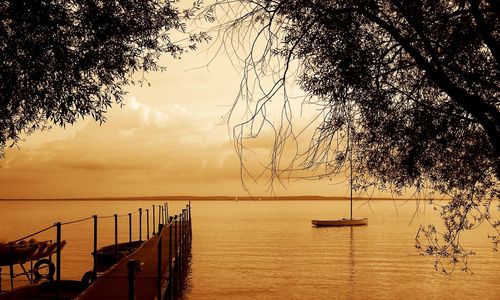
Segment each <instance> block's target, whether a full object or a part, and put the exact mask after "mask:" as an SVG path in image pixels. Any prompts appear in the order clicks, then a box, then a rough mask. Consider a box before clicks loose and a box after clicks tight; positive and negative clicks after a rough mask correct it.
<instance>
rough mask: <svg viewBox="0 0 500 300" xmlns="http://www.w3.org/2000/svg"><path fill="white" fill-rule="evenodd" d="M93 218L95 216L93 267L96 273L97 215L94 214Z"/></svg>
mask: <svg viewBox="0 0 500 300" xmlns="http://www.w3.org/2000/svg"><path fill="white" fill-rule="evenodd" d="M92 218H94V252H93V256H94V261H93V267H92V272H93V273H94V275H96V274H97V215H93V216H92Z"/></svg>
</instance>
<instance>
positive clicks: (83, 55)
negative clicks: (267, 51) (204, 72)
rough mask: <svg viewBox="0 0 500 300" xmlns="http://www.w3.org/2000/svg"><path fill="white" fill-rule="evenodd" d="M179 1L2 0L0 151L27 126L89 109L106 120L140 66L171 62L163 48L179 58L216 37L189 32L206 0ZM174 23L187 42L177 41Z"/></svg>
mask: <svg viewBox="0 0 500 300" xmlns="http://www.w3.org/2000/svg"><path fill="white" fill-rule="evenodd" d="M175 2H176V1H165V0H147V1H134V0H122V1H106V0H69V1H63V0H34V1H23V0H11V1H2V2H1V3H0V157H1V156H3V154H4V149H5V146H6V144H7V143H11V142H12V145H13V144H16V143H17V142H18V141H19V139H20V134H23V133H25V134H29V133H32V132H33V131H35V130H38V129H45V128H48V127H50V126H51V124H57V125H60V126H64V125H65V124H71V123H74V122H75V121H76V120H77V119H79V118H84V117H86V116H91V117H93V118H94V119H95V120H96V121H99V122H104V121H105V112H106V111H107V109H108V108H109V107H110V106H111V105H112V103H118V104H121V103H122V98H123V95H124V91H123V87H124V86H125V85H127V84H132V83H134V80H133V79H132V75H131V74H132V73H134V72H143V74H144V73H145V72H148V71H157V70H163V69H164V67H161V66H159V65H158V59H159V56H160V55H161V54H163V53H169V54H170V55H172V56H173V57H174V58H178V57H180V55H181V54H182V53H183V52H185V51H186V49H189V48H191V49H194V48H195V47H196V44H197V43H199V42H201V41H203V40H208V36H207V35H206V34H205V33H198V34H189V35H188V34H187V33H184V32H185V31H186V25H185V23H184V22H185V21H186V20H188V19H190V18H191V17H192V16H194V14H195V13H196V12H197V11H198V10H199V9H200V7H201V1H199V0H196V1H195V2H194V4H193V7H191V8H190V9H188V10H184V11H180V10H179V9H178V8H176V7H175V6H174V5H175ZM172 31H176V32H180V33H184V34H185V35H187V36H186V37H185V39H186V40H187V42H186V43H184V45H183V44H181V43H178V42H174V41H172V38H171V32H172ZM138 81H139V82H140V83H141V84H142V83H143V82H147V81H145V79H144V77H143V78H142V79H139V80H138Z"/></svg>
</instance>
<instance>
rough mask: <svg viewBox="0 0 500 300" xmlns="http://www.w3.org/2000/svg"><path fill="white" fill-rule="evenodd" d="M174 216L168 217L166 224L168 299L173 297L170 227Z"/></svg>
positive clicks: (171, 227) (172, 224)
mask: <svg viewBox="0 0 500 300" xmlns="http://www.w3.org/2000/svg"><path fill="white" fill-rule="evenodd" d="M173 220H174V218H173V217H170V220H169V221H170V222H169V223H170V224H169V226H168V285H169V286H168V293H169V299H174V285H173V278H174V275H173V274H172V272H173V268H172V258H173V257H174V256H173V255H172V250H173V247H172V246H173V245H174V244H173V243H172V229H173V226H174V223H173Z"/></svg>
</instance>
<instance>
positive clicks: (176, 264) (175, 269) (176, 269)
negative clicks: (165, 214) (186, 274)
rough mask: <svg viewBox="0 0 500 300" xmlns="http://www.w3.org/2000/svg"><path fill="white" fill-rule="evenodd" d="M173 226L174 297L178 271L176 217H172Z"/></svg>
mask: <svg viewBox="0 0 500 300" xmlns="http://www.w3.org/2000/svg"><path fill="white" fill-rule="evenodd" d="M173 224H174V225H175V230H174V295H176V294H177V288H178V282H179V280H178V276H177V275H178V273H177V271H178V270H179V260H178V259H177V215H176V216H174V223H173Z"/></svg>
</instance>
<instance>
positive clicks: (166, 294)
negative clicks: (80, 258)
mask: <svg viewBox="0 0 500 300" xmlns="http://www.w3.org/2000/svg"><path fill="white" fill-rule="evenodd" d="M151 208H152V209H151V210H150V209H149V208H146V209H143V208H139V209H137V210H136V211H134V212H131V213H128V214H121V215H118V214H113V215H108V216H98V215H93V216H90V217H86V218H83V219H78V220H73V221H69V222H56V223H54V224H53V225H51V226H48V227H46V228H44V229H42V230H39V231H37V232H35V233H32V234H30V235H27V236H25V237H22V238H20V239H18V240H16V241H13V243H18V242H21V241H26V240H27V239H29V238H33V237H35V236H37V235H40V234H42V233H45V232H46V231H49V230H51V229H54V228H55V231H56V236H55V241H56V242H55V244H56V249H55V253H54V255H55V268H54V265H52V266H53V269H54V270H55V271H54V272H53V273H50V272H49V274H48V278H47V279H48V280H49V281H53V282H54V284H55V287H56V291H55V297H56V298H57V299H60V297H61V277H62V272H61V256H62V253H61V250H62V248H63V247H64V243H63V240H62V233H63V228H64V227H65V226H69V225H72V224H76V223H82V222H87V221H89V220H92V221H93V222H92V224H93V228H92V229H93V249H92V250H93V266H92V270H91V271H89V272H87V273H85V275H84V278H85V276H87V277H86V280H88V282H87V283H88V284H90V283H92V282H93V281H95V279H96V278H97V255H96V253H97V250H98V249H97V245H98V233H99V230H98V224H99V220H100V219H110V218H113V219H114V250H115V254H116V258H117V259H118V255H119V235H118V225H119V219H121V218H128V240H129V241H128V242H129V245H130V246H131V245H132V241H133V237H132V235H133V229H134V228H133V227H134V226H133V224H134V223H133V221H134V220H133V216H135V215H137V219H138V227H139V228H138V235H139V236H138V240H139V241H141V242H142V239H143V213H144V212H145V214H146V240H149V239H150V237H151V235H152V236H155V235H158V242H157V247H156V250H157V259H158V270H157V297H158V299H173V298H174V297H175V295H176V294H177V293H178V292H179V290H180V288H181V286H182V284H183V279H182V278H183V274H184V272H185V267H186V264H187V262H188V257H189V255H188V254H189V251H190V247H191V239H192V238H191V206H190V205H187V206H186V208H185V209H183V210H182V212H181V213H180V214H178V215H175V216H170V217H169V213H168V203H164V204H163V205H153V206H152V207H151ZM150 212H151V214H150ZM151 219H152V222H150V220H151ZM167 221H168V222H167ZM150 224H151V226H150ZM155 228H157V229H158V231H155ZM136 229H137V227H136ZM150 229H151V230H150ZM150 234H151V235H150ZM51 242H52V241H51ZM129 250H132V249H129ZM49 260H50V263H51V264H53V257H52V255H50V257H49ZM32 263H33V262H31V264H32ZM21 266H22V268H23V271H24V275H26V277H27V279H28V281H29V283H33V282H34V279H33V268H31V269H30V270H29V271H26V269H25V268H24V266H23V265H22V264H21ZM130 266H131V267H130V268H129V283H131V284H130V285H129V298H131V299H133V295H134V286H135V285H134V284H133V283H135V278H136V272H137V271H138V270H139V267H140V262H137V261H136V262H130ZM9 267H10V281H11V289H14V282H13V281H14V278H15V277H16V276H19V275H15V274H14V268H13V265H10V266H9ZM49 269H50V268H49ZM54 273H55V274H54ZM0 275H1V268H0ZM21 275H23V274H21ZM54 275H55V278H54ZM84 278H82V281H84ZM0 292H2V287H1V278H0Z"/></svg>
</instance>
